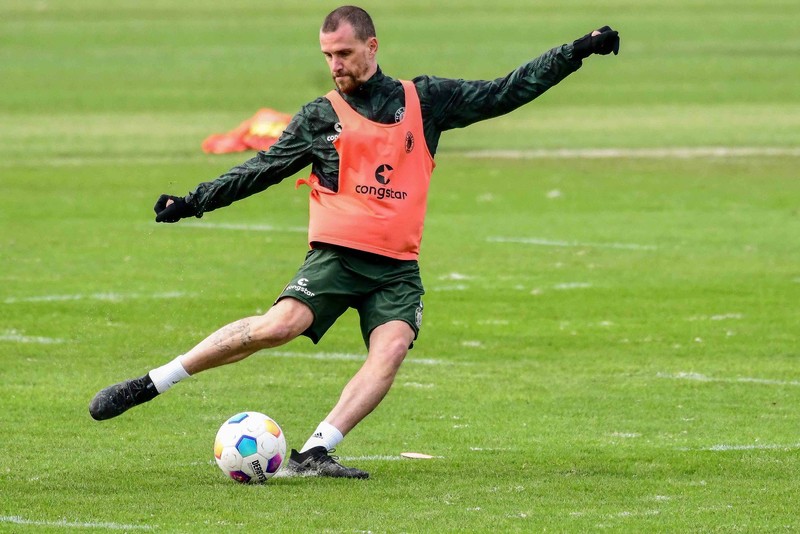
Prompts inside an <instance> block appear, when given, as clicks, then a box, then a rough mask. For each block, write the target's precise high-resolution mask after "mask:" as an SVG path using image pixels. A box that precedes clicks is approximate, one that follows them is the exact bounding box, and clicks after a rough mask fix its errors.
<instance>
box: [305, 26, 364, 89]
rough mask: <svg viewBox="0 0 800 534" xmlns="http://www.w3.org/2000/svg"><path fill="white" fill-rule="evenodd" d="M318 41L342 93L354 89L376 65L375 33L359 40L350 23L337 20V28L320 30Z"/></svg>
mask: <svg viewBox="0 0 800 534" xmlns="http://www.w3.org/2000/svg"><path fill="white" fill-rule="evenodd" d="M319 45H320V48H321V49H322V53H323V54H324V55H325V61H327V62H328V68H329V69H330V71H331V77H332V78H333V83H335V84H336V87H337V88H338V89H339V90H340V91H341V92H343V93H351V92H353V91H355V90H356V89H357V88H358V87H359V86H360V85H361V84H362V83H364V82H366V81H367V80H369V79H370V78H371V77H372V75H373V74H375V71H376V70H377V68H378V63H377V61H376V60H375V53H376V52H377V51H378V40H377V39H376V38H375V37H370V38H369V39H367V40H366V41H361V40H359V39H358V38H357V37H356V34H355V32H354V31H353V26H352V25H350V24H348V23H347V22H343V23H342V24H339V29H337V30H336V31H333V32H330V33H322V32H320V34H319Z"/></svg>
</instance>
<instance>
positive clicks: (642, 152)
mask: <svg viewBox="0 0 800 534" xmlns="http://www.w3.org/2000/svg"><path fill="white" fill-rule="evenodd" d="M464 156H466V157H468V158H493V159H622V158H638V159H672V158H678V159H691V158H741V157H749V156H760V157H763V156H790V157H800V148H795V147H769V146H764V147H746V146H742V147H732V146H719V147H672V148H577V149H570V148H556V149H547V148H543V149H538V150H473V151H469V152H465V153H464Z"/></svg>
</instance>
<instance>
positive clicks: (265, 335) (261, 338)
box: [252, 315, 301, 348]
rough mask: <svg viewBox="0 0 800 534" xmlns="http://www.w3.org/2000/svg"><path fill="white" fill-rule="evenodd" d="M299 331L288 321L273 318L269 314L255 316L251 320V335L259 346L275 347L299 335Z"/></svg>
mask: <svg viewBox="0 0 800 534" xmlns="http://www.w3.org/2000/svg"><path fill="white" fill-rule="evenodd" d="M300 333H301V332H298V331H297V328H296V327H295V326H294V325H292V324H289V323H286V322H283V321H278V320H275V318H273V317H270V316H269V315H262V316H260V317H256V318H254V319H253V322H252V336H253V340H254V341H255V343H256V344H257V345H258V346H259V347H260V348H269V347H277V346H278V345H283V344H284V343H288V342H289V341H291V340H293V339H294V338H296V337H297V336H298V335H300Z"/></svg>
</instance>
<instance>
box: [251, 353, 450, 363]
mask: <svg viewBox="0 0 800 534" xmlns="http://www.w3.org/2000/svg"><path fill="white" fill-rule="evenodd" d="M263 354H264V355H265V356H277V357H279V358H303V359H308V360H340V361H342V360H343V361H349V362H363V361H364V360H366V359H367V356H366V354H348V353H345V352H295V351H284V350H271V351H270V350H268V351H264V352H263ZM405 362H406V363H417V364H420V365H453V364H454V362H448V361H445V360H434V359H431V358H406V359H405Z"/></svg>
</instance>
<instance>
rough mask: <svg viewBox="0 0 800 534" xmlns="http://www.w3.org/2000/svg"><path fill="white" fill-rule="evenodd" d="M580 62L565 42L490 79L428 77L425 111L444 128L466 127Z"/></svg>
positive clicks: (523, 100)
mask: <svg viewBox="0 0 800 534" xmlns="http://www.w3.org/2000/svg"><path fill="white" fill-rule="evenodd" d="M580 66H581V60H580V59H573V57H572V45H571V44H565V45H562V46H559V47H556V48H553V49H551V50H548V51H547V52H545V53H544V54H542V55H541V56H539V57H537V58H535V59H533V60H531V61H529V62H528V63H525V64H524V65H522V66H520V67H519V68H517V69H515V70H514V71H512V72H510V73H509V74H508V75H506V76H504V77H502V78H497V79H495V80H491V81H484V80H456V79H449V78H437V77H432V76H431V77H427V82H428V91H427V93H428V98H427V99H425V100H428V102H423V103H422V104H423V113H425V112H427V113H431V114H432V116H433V118H434V122H435V123H436V125H437V126H438V127H439V129H440V130H442V131H444V130H450V129H453V128H463V127H464V126H468V125H470V124H473V123H475V122H478V121H482V120H485V119H491V118H493V117H498V116H500V115H504V114H506V113H508V112H510V111H513V110H515V109H517V108H518V107H520V106H522V105H524V104H527V103H528V102H530V101H532V100H533V99H535V98H537V97H538V96H540V95H541V94H542V93H544V92H545V91H547V90H548V89H549V88H551V87H553V86H554V85H556V84H557V83H558V82H560V81H561V80H563V79H564V78H566V77H567V76H569V75H570V74H572V73H573V72H575V71H576V70H578V69H579V68H580ZM420 100H421V101H422V100H423V97H422V95H421V97H420ZM426 104H427V106H426ZM425 107H428V108H429V109H427V110H425V109H424V108H425Z"/></svg>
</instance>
